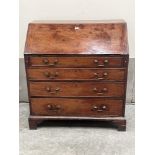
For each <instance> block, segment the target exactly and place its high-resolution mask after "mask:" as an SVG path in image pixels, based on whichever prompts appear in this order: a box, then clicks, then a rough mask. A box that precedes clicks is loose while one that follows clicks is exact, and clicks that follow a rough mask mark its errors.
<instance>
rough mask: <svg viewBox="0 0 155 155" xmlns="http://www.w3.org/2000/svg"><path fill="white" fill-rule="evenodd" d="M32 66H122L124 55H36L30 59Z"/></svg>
mask: <svg viewBox="0 0 155 155" xmlns="http://www.w3.org/2000/svg"><path fill="white" fill-rule="evenodd" d="M29 61H30V62H29V64H30V66H33V67H35V66H50V67H62V68H63V67H64V68H66V67H101V68H102V67H121V66H122V63H123V58H122V57H104V56H100V57H34V56H31V57H30V60H29Z"/></svg>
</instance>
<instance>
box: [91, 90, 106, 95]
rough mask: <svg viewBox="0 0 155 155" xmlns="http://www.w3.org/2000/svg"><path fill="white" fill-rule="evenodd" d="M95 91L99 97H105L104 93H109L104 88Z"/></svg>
mask: <svg viewBox="0 0 155 155" xmlns="http://www.w3.org/2000/svg"><path fill="white" fill-rule="evenodd" d="M93 91H94V92H96V94H97V95H103V94H104V93H106V92H107V91H108V89H107V88H103V89H101V90H97V88H94V89H93Z"/></svg>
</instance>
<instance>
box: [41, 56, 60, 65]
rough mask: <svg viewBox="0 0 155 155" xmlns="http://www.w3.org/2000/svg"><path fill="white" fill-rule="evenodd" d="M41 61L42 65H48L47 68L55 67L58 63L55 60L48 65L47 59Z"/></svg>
mask: <svg viewBox="0 0 155 155" xmlns="http://www.w3.org/2000/svg"><path fill="white" fill-rule="evenodd" d="M42 61H43V63H44V64H45V65H48V66H55V65H56V64H57V63H58V60H57V59H56V60H54V62H53V63H49V60H48V59H47V58H44V59H43V60H42Z"/></svg>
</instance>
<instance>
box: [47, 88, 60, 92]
mask: <svg viewBox="0 0 155 155" xmlns="http://www.w3.org/2000/svg"><path fill="white" fill-rule="evenodd" d="M46 91H47V92H49V93H51V94H56V93H58V92H59V91H60V88H56V89H54V90H53V91H52V89H51V87H46Z"/></svg>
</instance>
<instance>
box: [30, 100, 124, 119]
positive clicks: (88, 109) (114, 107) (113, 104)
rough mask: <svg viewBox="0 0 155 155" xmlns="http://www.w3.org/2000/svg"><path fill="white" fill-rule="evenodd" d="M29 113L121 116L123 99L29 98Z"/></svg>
mask: <svg viewBox="0 0 155 155" xmlns="http://www.w3.org/2000/svg"><path fill="white" fill-rule="evenodd" d="M31 114H32V115H44V116H85V117H86V116H96V117H103V116H104V117H106V116H108V117H109V116H122V115H123V100H118V99H116V100H114V99H103V98H98V99H96V98H93V99H92V98H85V99H75V98H74V99H71V98H67V99H66V98H31Z"/></svg>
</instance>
